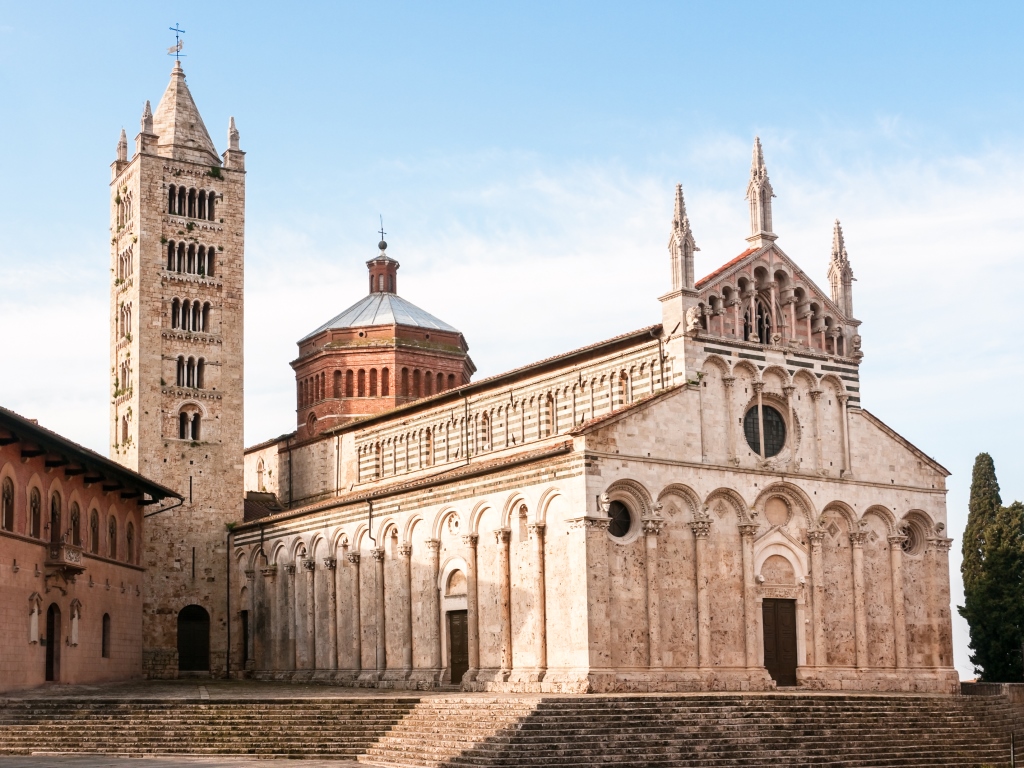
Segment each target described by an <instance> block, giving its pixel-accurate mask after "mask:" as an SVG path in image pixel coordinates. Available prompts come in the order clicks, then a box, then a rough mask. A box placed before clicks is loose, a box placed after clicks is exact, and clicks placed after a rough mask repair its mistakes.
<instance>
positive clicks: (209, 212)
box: [206, 192, 217, 274]
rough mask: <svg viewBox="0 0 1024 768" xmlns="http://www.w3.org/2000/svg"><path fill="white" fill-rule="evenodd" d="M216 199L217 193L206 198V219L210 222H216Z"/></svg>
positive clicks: (212, 193)
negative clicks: (214, 216)
mask: <svg viewBox="0 0 1024 768" xmlns="http://www.w3.org/2000/svg"><path fill="white" fill-rule="evenodd" d="M216 199H217V193H216V192H211V193H210V194H208V195H207V196H206V218H207V219H209V220H210V221H214V218H213V206H214V202H215V201H216ZM210 274H213V273H212V272H211V273H210Z"/></svg>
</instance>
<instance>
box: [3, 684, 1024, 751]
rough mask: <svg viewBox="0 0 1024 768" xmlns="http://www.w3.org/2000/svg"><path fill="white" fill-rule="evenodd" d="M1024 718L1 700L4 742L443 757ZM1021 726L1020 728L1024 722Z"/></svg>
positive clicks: (973, 706)
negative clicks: (2, 701)
mask: <svg viewBox="0 0 1024 768" xmlns="http://www.w3.org/2000/svg"><path fill="white" fill-rule="evenodd" d="M1018 727H1019V724H1018V709H1017V708H1016V706H1015V705H1011V704H1010V703H1009V701H1008V700H1007V699H1006V698H1004V697H1002V696H964V697H949V696H894V695H842V694H764V695H741V694H707V695H653V694H652V695H622V696H595V695H590V696H539V695H538V696H493V697H487V696H479V695H459V694H451V695H425V696H418V697H373V696H367V697H360V698H350V699H342V698H305V699H275V700H265V701H261V702H256V701H252V700H237V701H233V700H224V699H217V700H208V701H195V700H187V701H184V700H146V699H140V700H136V701H123V700H106V701H104V700H99V699H93V700H77V701H69V700H64V701H56V700H32V699H27V700H18V699H10V700H8V701H7V702H4V703H3V704H2V705H0V753H6V754H27V753H33V752H48V753H54V752H65V753H82V752H92V753H103V754H112V755H133V756H139V755H146V754H192V755H252V756H260V757H317V758H337V759H346V758H347V759H349V760H352V759H358V760H359V761H360V762H362V763H366V764H369V765H380V766H431V767H432V766H495V767H498V766H517V767H519V766H573V767H574V768H581V767H582V766H602V767H604V766H627V765H628V766H631V767H635V768H640V767H642V766H666V767H668V766H671V767H672V768H681V767H683V766H695V767H696V766H700V767H701V768H705V767H708V768H710V767H714V766H770V767H771V768H775V767H780V768H781V767H782V766H785V767H787V768H790V767H792V768H796V767H797V766H801V767H803V766H807V767H808V768H810V766H815V767H817V766H843V767H844V768H846V767H849V768H853V767H854V766H865V767H867V766H873V767H883V766H975V767H977V768H981V767H982V766H1009V765H1010V738H1011V733H1012V732H1013V731H1014V729H1016V728H1018ZM1017 735H1018V743H1019V742H1020V741H1021V739H1020V737H1021V735H1022V731H1020V730H1018V731H1017ZM1021 764H1022V765H1024V761H1022V763H1021Z"/></svg>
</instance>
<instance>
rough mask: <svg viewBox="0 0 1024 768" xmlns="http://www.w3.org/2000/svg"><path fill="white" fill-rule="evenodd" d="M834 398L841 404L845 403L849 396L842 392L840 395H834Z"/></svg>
mask: <svg viewBox="0 0 1024 768" xmlns="http://www.w3.org/2000/svg"><path fill="white" fill-rule="evenodd" d="M836 398H837V399H838V400H839V402H840V403H842V404H843V405H846V401H847V400H849V399H850V396H849V395H847V394H842V395H836Z"/></svg>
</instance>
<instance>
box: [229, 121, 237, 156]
mask: <svg viewBox="0 0 1024 768" xmlns="http://www.w3.org/2000/svg"><path fill="white" fill-rule="evenodd" d="M228 149H238V129H237V128H236V127H235V118H234V115H232V116H231V117H230V118H228Z"/></svg>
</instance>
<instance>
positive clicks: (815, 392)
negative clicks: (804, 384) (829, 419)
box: [807, 389, 823, 401]
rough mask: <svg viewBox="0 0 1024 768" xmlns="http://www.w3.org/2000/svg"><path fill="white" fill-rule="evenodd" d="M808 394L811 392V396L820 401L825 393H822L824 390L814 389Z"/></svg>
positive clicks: (812, 398)
mask: <svg viewBox="0 0 1024 768" xmlns="http://www.w3.org/2000/svg"><path fill="white" fill-rule="evenodd" d="M807 394H809V395H810V396H811V400H814V401H818V400H820V399H821V396H822V394H823V393H822V390H820V389H812V390H811V391H810V392H808V393H807Z"/></svg>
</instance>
